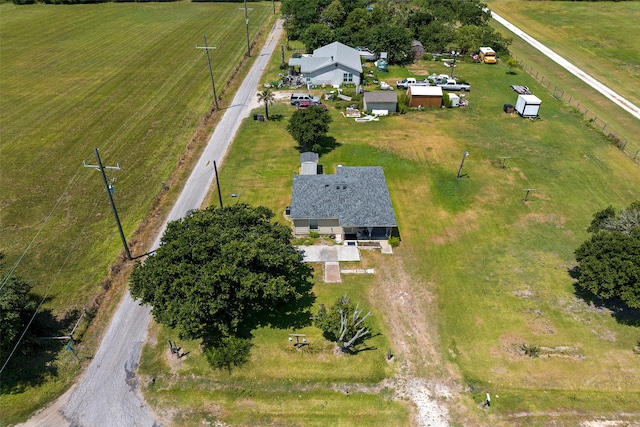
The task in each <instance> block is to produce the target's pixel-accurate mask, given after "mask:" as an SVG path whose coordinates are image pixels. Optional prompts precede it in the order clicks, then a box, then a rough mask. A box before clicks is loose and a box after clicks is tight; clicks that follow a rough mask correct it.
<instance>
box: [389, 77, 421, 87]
mask: <svg viewBox="0 0 640 427" xmlns="http://www.w3.org/2000/svg"><path fill="white" fill-rule="evenodd" d="M409 86H429V80H416V79H415V78H414V77H407V78H406V79H404V80H400V81H397V82H396V87H397V88H398V89H409Z"/></svg>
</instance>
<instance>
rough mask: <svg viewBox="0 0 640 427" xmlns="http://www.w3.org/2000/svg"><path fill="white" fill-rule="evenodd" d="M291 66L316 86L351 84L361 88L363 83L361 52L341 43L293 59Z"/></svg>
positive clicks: (290, 61)
mask: <svg viewBox="0 0 640 427" xmlns="http://www.w3.org/2000/svg"><path fill="white" fill-rule="evenodd" d="M289 66H290V67H293V68H298V67H299V68H300V74H302V75H303V77H304V78H305V80H306V82H307V83H311V84H314V85H322V84H325V85H339V84H343V83H350V84H355V85H356V87H359V86H360V83H361V82H362V80H361V75H362V63H361V61H360V52H358V51H357V50H355V49H354V48H352V47H349V46H347V45H344V44H342V43H339V42H333V43H331V44H328V45H326V46H322V47H319V48H318V49H316V50H314V51H313V54H312V55H310V56H303V57H301V58H291V59H289Z"/></svg>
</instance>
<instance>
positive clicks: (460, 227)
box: [143, 62, 640, 426]
mask: <svg viewBox="0 0 640 427" xmlns="http://www.w3.org/2000/svg"><path fill="white" fill-rule="evenodd" d="M407 71H409V74H411V73H413V74H417V75H423V74H424V73H425V72H438V73H440V72H445V68H444V67H443V66H442V65H441V64H439V63H436V62H433V63H432V62H427V63H424V64H421V65H420V66H418V67H415V69H410V70H406V69H405V70H392V72H391V73H390V74H389V75H388V76H382V77H384V78H385V79H386V80H389V81H393V80H394V79H395V77H396V76H400V75H405V74H407ZM507 71H508V69H507V67H506V66H504V65H501V64H499V65H497V66H495V67H494V66H492V67H488V66H483V65H480V64H470V63H462V64H461V65H460V67H459V69H458V70H457V72H456V74H458V75H459V76H460V77H462V78H464V79H466V80H468V81H470V82H471V84H472V88H473V90H472V92H471V93H470V94H468V95H467V99H469V101H470V106H469V107H466V108H460V109H454V110H440V109H437V110H428V111H424V112H411V113H409V114H406V115H402V116H395V117H389V118H382V119H381V121H380V122H375V123H368V124H358V123H355V122H353V121H352V120H347V119H344V118H342V116H341V115H340V114H339V112H338V111H337V110H333V109H332V110H331V111H332V114H333V117H334V123H333V124H332V125H331V131H330V136H332V137H334V138H335V140H336V141H337V142H339V143H340V146H338V147H337V148H336V149H334V150H333V151H331V152H330V153H328V154H326V155H323V156H322V157H321V160H320V162H321V164H322V165H323V166H324V168H325V170H326V171H327V172H328V173H333V171H334V168H335V166H336V165H337V164H345V165H381V166H383V167H384V170H385V174H386V177H387V181H388V184H389V188H390V192H391V197H392V200H393V203H394V207H395V210H396V215H397V217H398V221H399V224H400V234H401V236H402V244H401V246H400V247H399V248H398V249H397V251H396V254H395V255H393V257H392V258H384V257H377V258H374V259H372V260H371V259H368V260H366V262H367V263H368V265H367V266H368V267H374V266H375V268H376V270H378V271H381V272H387V273H385V274H383V273H380V275H378V274H377V275H376V277H374V278H370V279H368V280H366V281H367V283H366V286H367V287H368V289H369V290H368V291H367V294H366V296H367V299H368V300H369V301H371V302H373V304H374V309H375V311H376V316H377V317H382V318H385V319H386V321H387V330H386V334H388V335H385V340H388V342H389V343H390V345H391V346H392V347H394V348H395V347H397V344H398V340H399V338H400V337H398V336H395V335H394V331H393V330H390V329H388V328H389V324H390V322H389V321H390V320H397V319H395V318H396V317H397V316H394V314H392V313H388V312H387V310H386V307H387V305H386V304H385V303H384V301H380V300H379V299H376V294H378V293H380V292H381V291H380V289H381V288H382V287H383V286H384V285H385V284H386V283H385V281H386V280H400V279H398V278H397V277H395V278H394V275H393V274H389V273H388V272H389V271H392V272H393V271H395V270H394V269H395V268H397V265H395V264H396V262H397V261H400V262H401V264H402V265H403V266H404V271H405V274H406V275H407V277H408V278H409V279H408V281H409V282H410V285H411V286H412V293H413V296H414V297H415V299H416V301H418V302H419V303H420V304H422V307H425V308H427V310H425V311H426V312H428V313H431V314H432V316H428V317H427V318H426V319H425V321H426V322H433V327H434V328H436V336H437V338H438V339H439V340H438V342H437V343H434V346H435V348H436V349H437V351H439V352H440V357H441V359H442V360H440V361H439V363H440V366H438V365H436V366H433V365H425V366H421V367H419V368H418V370H417V372H418V373H419V374H421V375H424V376H426V377H429V378H443V377H444V376H445V374H446V368H444V367H443V366H446V365H448V364H450V365H453V366H454V367H455V369H454V371H455V372H456V373H457V374H456V375H457V381H459V384H460V385H461V386H462V387H463V389H464V390H465V392H464V394H465V396H466V398H467V400H465V402H466V405H467V407H466V409H465V410H461V411H460V412H458V413H456V414H454V415H452V416H453V417H454V418H453V419H452V422H453V423H454V425H476V424H477V423H486V424H489V425H505V426H506V425H523V426H524V425H527V426H528V425H549V424H551V423H555V425H576V423H578V422H579V421H581V420H589V419H594V418H598V417H604V418H607V417H612V418H614V419H616V418H617V417H620V416H621V415H620V413H622V412H624V413H626V414H628V415H626V416H625V417H631V418H632V419H638V418H640V404H639V401H638V399H637V396H638V391H639V390H640V358H639V357H638V356H637V355H635V354H634V353H633V352H632V348H633V346H634V345H636V344H637V341H638V339H639V336H640V335H639V334H640V332H639V331H638V328H637V326H634V324H636V323H637V318H636V320H633V319H634V317H629V318H627V320H625V319H624V318H621V319H620V320H619V321H618V320H616V317H615V316H614V314H613V313H612V312H611V311H609V310H608V309H606V308H604V307H598V306H594V305H591V304H589V303H588V302H586V301H585V300H583V299H581V298H580V297H579V296H578V295H577V294H576V291H575V290H574V287H573V285H572V279H571V277H570V276H569V271H568V270H569V269H570V268H571V267H572V266H573V265H574V258H573V250H574V249H575V248H576V247H577V246H578V245H579V244H580V243H581V242H582V241H583V240H584V239H585V238H586V236H587V233H586V231H585V230H586V227H587V226H588V225H589V222H590V220H591V215H592V214H593V213H594V212H596V211H598V210H600V209H602V208H604V207H606V206H608V205H614V206H616V207H617V208H623V207H626V206H628V204H629V203H630V202H631V201H633V200H637V199H638V198H640V190H639V188H640V187H639V186H638V183H639V182H640V168H638V165H637V164H635V163H634V162H632V161H631V160H630V159H629V158H628V157H626V156H625V155H624V154H623V153H622V152H620V151H619V150H618V149H616V148H615V147H613V146H612V145H610V144H609V143H608V142H607V140H606V139H605V138H604V137H603V135H602V134H601V133H599V132H597V131H595V130H593V129H592V128H590V127H589V126H588V125H587V124H586V123H585V122H584V121H583V120H582V118H581V116H580V115H579V114H577V113H575V112H574V111H573V110H572V109H571V108H568V107H566V106H565V105H564V104H563V103H562V102H561V101H558V100H556V99H554V98H553V97H552V96H551V94H548V93H546V92H545V91H544V90H543V89H542V88H541V87H540V86H539V85H538V83H536V82H535V81H534V80H533V78H532V77H530V76H528V75H526V74H524V73H523V72H520V73H519V74H518V75H517V76H515V77H517V78H518V81H519V82H521V83H522V84H526V85H527V86H529V87H530V88H533V89H534V90H535V91H536V93H539V94H540V95H539V96H540V97H541V99H542V101H543V103H542V107H541V111H540V115H541V120H539V121H532V120H528V119H522V118H520V117H518V116H517V115H507V114H504V113H503V112H502V105H503V104H504V103H514V102H515V97H516V95H515V93H514V92H512V91H511V89H510V88H509V85H510V84H511V83H512V81H513V78H514V76H512V75H509V74H507ZM292 111H293V107H290V106H289V105H287V104H286V103H281V104H277V105H275V106H273V107H272V108H270V113H271V114H274V115H282V120H280V121H271V122H268V123H260V122H254V121H252V120H247V122H246V123H245V124H244V126H243V128H242V129H241V131H240V134H239V137H238V139H237V140H236V142H235V144H234V146H233V148H232V150H231V152H230V154H229V157H228V158H227V160H226V161H225V164H224V165H223V167H222V169H221V185H222V189H223V191H222V193H223V198H224V199H225V203H233V202H234V201H236V200H237V201H242V202H250V203H255V204H263V205H266V206H268V207H270V208H271V209H273V210H274V212H276V213H277V214H278V217H281V213H282V211H283V209H284V207H285V206H286V205H287V204H288V203H289V200H290V190H291V176H292V174H293V173H294V171H296V170H297V168H298V151H297V150H296V149H295V143H294V142H293V140H292V139H291V138H290V136H289V135H288V134H287V133H286V132H285V131H284V126H285V125H286V121H287V118H288V117H289V116H290V114H291V113H292ZM465 150H468V151H469V153H470V155H469V157H468V158H467V159H466V162H465V166H464V169H463V175H464V176H463V177H462V178H460V179H456V172H457V170H458V167H459V164H460V160H461V157H462V153H463V152H464V151H465ZM499 157H509V159H507V160H506V167H505V168H504V169H502V168H501V167H500V161H499ZM226 177H234V178H233V179H231V178H226ZM526 188H535V191H533V192H532V193H531V194H530V196H529V199H528V201H527V202H524V201H523V199H524V197H525V191H524V189H526ZM231 193H235V194H237V195H238V197H237V198H231V197H230V194H231ZM212 203H215V198H213V199H212ZM396 272H397V271H396ZM382 276H384V278H383V277H382ZM359 282H360V281H352V280H350V279H348V280H347V281H346V282H345V283H344V284H343V285H341V286H345V287H347V288H348V289H352V290H355V291H357V290H361V289H362V288H361V287H362V283H359ZM333 286H335V285H323V286H321V285H318V287H317V291H318V293H319V298H318V300H319V301H318V302H325V303H326V302H329V301H330V300H327V299H325V298H326V297H325V296H324V295H323V292H324V290H323V289H324V288H325V287H330V288H331V287H333ZM392 286H393V285H392ZM341 289H342V288H341ZM425 293H427V295H435V297H436V302H435V304H434V303H433V302H430V299H429V298H428V296H425V295H424V294H425ZM376 304H377V305H376ZM626 314H627V316H637V313H626ZM165 333H166V332H165ZM285 333H286V331H260V332H259V333H258V334H257V339H256V348H254V353H253V354H254V360H253V361H252V363H251V365H250V366H249V367H248V370H247V373H241V372H238V373H234V374H233V375H232V376H231V378H236V379H239V378H242V377H245V376H246V375H250V373H251V372H255V370H256V366H255V363H258V362H259V364H260V371H261V372H262V373H261V374H260V375H256V377H255V379H254V381H253V382H252V384H253V385H254V387H255V388H256V390H258V391H260V392H264V391H265V388H266V389H268V388H272V393H271V394H270V396H271V397H270V398H269V397H267V396H265V395H264V394H262V393H260V392H258V391H256V392H255V395H253V396H249V397H246V396H245V397H244V399H245V400H244V404H245V405H246V406H238V403H237V402H235V401H233V399H232V398H231V397H230V395H229V394H230V393H231V392H230V391H228V389H227V387H225V386H220V385H219V384H217V385H216V382H218V381H220V379H219V378H220V377H219V375H220V374H218V373H210V374H208V375H206V376H205V377H204V378H207V379H206V380H205V379H203V377H198V378H199V379H198V380H197V381H206V382H208V385H207V387H205V388H207V389H209V390H211V393H212V394H213V393H214V390H215V393H222V395H223V397H221V398H220V400H217V399H213V398H212V399H211V400H210V401H209V403H210V404H211V405H215V407H216V408H215V410H214V409H211V408H210V410H209V412H207V410H204V409H202V408H203V407H204V406H206V405H205V404H204V403H202V402H201V403H199V404H198V405H191V404H189V403H187V402H181V403H180V404H178V406H179V407H180V408H182V411H181V412H185V413H191V412H193V413H194V414H197V416H198V417H200V416H203V413H208V414H210V416H212V417H214V418H216V417H217V418H218V419H221V420H223V421H227V420H233V421H234V423H239V424H240V425H248V424H250V422H249V421H248V420H247V419H243V418H241V415H240V414H239V413H238V412H240V413H242V411H243V410H244V409H245V407H251V408H255V412H252V414H254V416H256V417H260V416H264V417H266V418H264V420H268V421H265V423H267V424H278V425H296V423H295V422H293V421H291V420H290V419H289V418H287V416H285V415H283V414H282V413H281V412H278V408H281V407H282V406H281V405H283V404H281V403H278V402H279V398H280V397H279V396H280V395H279V392H277V390H280V386H279V385H278V386H276V385H274V384H273V383H272V382H271V381H273V378H274V376H273V373H274V372H275V373H276V375H275V378H278V380H279V381H284V380H285V378H286V377H289V376H293V377H294V378H298V380H295V381H298V387H300V384H313V386H310V387H311V388H313V389H314V390H317V389H323V388H324V389H326V384H325V383H324V380H323V378H324V375H327V376H329V378H332V379H333V380H334V381H339V379H338V378H339V377H340V376H343V378H344V381H351V380H353V378H352V377H351V375H350V374H349V373H348V372H341V371H340V370H339V369H337V370H333V369H332V370H330V371H329V372H325V373H324V374H322V375H318V376H315V377H314V376H311V377H307V372H306V370H307V369H311V368H312V367H313V360H307V361H305V363H306V365H305V363H302V364H300V365H294V366H292V368H291V370H290V372H288V373H287V375H286V377H285V376H284V375H283V374H277V372H278V369H279V366H280V364H281V362H282V360H283V356H282V354H281V355H280V357H277V358H275V359H273V360H269V355H271V354H272V352H273V351H274V347H275V348H276V349H277V351H278V352H280V353H282V352H283V348H284V347H285V346H286V343H284V341H283V339H282V337H283V336H284V334H285ZM316 333H317V332H316ZM160 341H161V340H159V342H160ZM314 342H315V340H314ZM522 345H526V346H532V345H535V346H541V347H543V348H545V350H544V353H543V355H542V356H541V357H538V358H530V357H528V356H526V355H525V354H524V352H523V351H522ZM423 351H425V349H424V348H421V347H419V346H413V347H411V348H410V349H409V350H408V351H407V352H404V353H400V354H398V356H397V357H398V358H399V359H400V360H402V359H405V358H406V359H412V360H419V359H420V357H421V356H422V355H421V353H422V352H423ZM166 352H167V351H166V349H164V348H163V347H162V346H161V345H158V347H156V348H155V349H151V348H150V349H148V350H147V351H146V352H145V357H146V358H149V359H150V360H158V359H161V358H162V357H164V356H162V355H163V354H166ZM367 356H368V355H367ZM380 356H381V355H380ZM380 356H378V357H379V359H382V357H380ZM356 357H358V358H360V357H361V356H360V355H359V356H356ZM354 363H355V365H354V366H356V365H357V366H360V362H359V361H357V362H354ZM367 363H368V362H367V360H366V359H365V358H363V369H362V371H361V375H362V378H361V379H360V381H362V382H363V383H364V384H367V383H368V382H369V381H371V379H374V378H375V379H377V378H380V377H379V376H378V375H373V377H372V376H371V375H372V374H371V373H370V371H372V372H376V371H378V370H379V368H375V367H374V365H371V367H368V368H366V369H365V368H364V366H367V365H366V364H367ZM378 363H382V362H381V361H380V360H379V361H378ZM164 369H165V373H164V375H167V376H170V375H171V374H170V372H172V371H166V368H164ZM143 371H144V372H145V373H146V374H147V375H149V374H150V370H149V369H148V367H146V366H143ZM193 372H194V371H192V370H189V369H187V370H186V371H185V372H184V373H183V374H182V375H178V376H177V377H172V378H174V381H176V382H177V383H180V381H182V380H183V379H184V380H185V381H187V380H188V378H189V375H191V374H192V373H193ZM195 372H198V374H205V373H206V371H205V370H200V369H198V370H197V371H195ZM174 373H175V372H174ZM334 375H337V377H334ZM262 378H265V379H264V380H262ZM194 381H196V380H194ZM295 381H294V382H295ZM307 381H309V382H310V383H308V382H307ZM181 389H182V388H181V387H179V386H178V385H175V386H168V387H167V388H166V389H164V390H162V391H159V390H149V391H148V396H149V397H150V398H151V399H152V400H153V401H154V402H155V404H156V405H158V407H160V408H162V407H165V406H166V405H168V404H169V403H170V402H175V401H176V399H177V397H176V395H177V394H178V392H179V390H181ZM234 390H235V391H234V392H235V393H238V391H237V389H234ZM486 392H489V393H491V394H492V396H493V400H492V406H491V410H490V411H485V410H482V409H479V405H480V404H481V403H482V401H483V400H484V397H485V393H486ZM254 396H255V397H254ZM375 397H376V396H375V394H374V395H372V396H370V398H375ZM299 399H301V400H300V402H299V403H298V402H296V405H292V406H286V404H285V407H287V408H290V409H291V408H299V407H303V408H307V407H308V408H315V406H314V402H316V399H317V396H316V395H315V392H314V393H309V394H307V393H304V394H301V395H300V397H299ZM214 401H215V404H214V403H213V402H214ZM265 402H270V403H268V404H267V403H265ZM336 402H337V403H336V405H343V404H344V405H347V404H348V402H345V401H344V399H337V400H336ZM291 410H292V409H291ZM301 411H302V414H308V415H309V416H310V418H311V416H312V415H315V412H314V410H313V409H309V412H308V413H307V412H305V410H301ZM285 412H287V411H285ZM385 413H386V412H385ZM327 416H328V415H327ZM238 417H240V418H238ZM257 419H262V418H257ZM320 419H321V420H324V419H323V418H320ZM405 419H406V418H402V420H405ZM625 419H627V418H625ZM332 420H333V419H331V418H327V419H326V420H324V423H323V422H322V421H320V422H319V424H325V425H326V424H327V423H329V424H330V423H331V422H332ZM303 424H305V423H303ZM384 424H388V423H386V422H385V421H382V422H380V423H379V424H376V425H384ZM394 424H395V425H407V424H405V422H404V421H402V422H400V421H399V422H397V423H394ZM342 425H359V424H358V422H355V421H352V420H344V421H343V423H342Z"/></svg>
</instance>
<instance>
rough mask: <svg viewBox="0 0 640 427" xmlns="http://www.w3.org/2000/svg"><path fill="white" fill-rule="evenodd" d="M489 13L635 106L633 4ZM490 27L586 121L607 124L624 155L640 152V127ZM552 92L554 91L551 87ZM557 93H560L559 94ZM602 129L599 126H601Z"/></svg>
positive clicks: (515, 6) (510, 5)
mask: <svg viewBox="0 0 640 427" xmlns="http://www.w3.org/2000/svg"><path fill="white" fill-rule="evenodd" d="M488 5H489V7H490V8H491V9H492V10H494V11H495V12H496V13H498V14H499V15H500V16H502V17H503V18H506V19H507V20H509V21H510V22H511V23H513V24H514V25H516V26H517V27H519V28H520V29H522V30H524V31H526V32H527V33H528V34H529V35H531V36H532V37H534V38H536V39H537V40H538V41H540V42H542V43H544V44H545V45H546V46H548V47H549V48H551V49H553V50H554V51H555V52H557V53H559V54H560V55H562V56H563V57H564V58H565V59H567V60H568V61H570V62H571V63H573V64H575V65H576V66H578V67H579V68H581V69H582V70H584V71H585V72H586V73H589V74H590V75H591V76H592V77H594V78H596V79H597V80H599V81H600V82H602V83H603V84H605V85H607V86H608V87H610V88H611V89H613V90H615V91H616V92H617V93H619V94H620V95H622V96H623V97H625V98H626V99H627V100H628V101H630V102H631V103H633V104H635V105H636V106H638V105H640V88H639V87H638V84H637V82H638V81H640V67H639V66H638V64H640V44H639V43H637V42H636V41H635V39H634V38H633V37H632V36H630V35H631V34H635V33H637V32H638V30H640V24H639V23H638V20H637V19H636V20H634V19H629V17H631V16H636V15H638V13H639V12H640V4H639V3H638V2H613V3H611V2H609V3H604V2H544V1H527V2H518V1H515V2H514V1H501V0H497V1H491V2H488ZM493 26H494V27H495V28H497V29H498V31H500V32H501V33H503V34H504V35H505V36H506V37H513V44H512V45H511V46H510V47H509V49H510V51H511V52H512V54H513V55H514V56H515V57H516V58H518V59H519V60H521V61H523V62H526V63H527V65H528V66H529V67H533V68H534V70H535V72H536V73H540V74H541V75H542V76H544V77H545V81H549V80H550V81H552V82H553V85H554V86H555V85H557V86H558V88H560V90H561V91H566V92H567V96H566V97H565V100H567V99H570V97H572V98H573V99H574V101H573V105H574V106H576V103H578V102H579V103H580V106H581V107H582V108H581V110H582V112H584V111H585V109H586V108H588V109H589V111H590V112H591V114H590V118H593V117H594V116H596V117H597V118H598V119H599V121H600V123H602V122H604V123H607V128H608V129H609V130H608V132H612V133H614V134H616V135H617V136H619V137H620V138H621V139H622V140H624V141H627V142H628V145H627V147H626V151H627V152H628V153H629V154H630V155H631V156H633V155H634V154H635V153H636V151H637V150H640V144H638V141H637V139H638V138H637V135H638V134H640V121H639V120H638V119H637V118H635V117H633V116H632V115H631V114H629V113H627V112H626V111H624V110H622V109H621V108H618V107H616V106H614V105H613V104H612V103H611V101H609V100H608V99H606V98H605V97H603V96H602V95H600V94H599V93H598V92H596V91H595V90H593V89H592V88H590V87H589V86H588V85H586V84H585V83H583V82H582V81H581V80H579V79H578V78H577V77H574V76H573V75H570V74H569V73H568V72H567V71H566V70H565V69H564V68H561V67H560V66H558V65H557V64H555V63H554V62H552V61H550V60H549V59H547V58H546V57H545V56H544V55H542V54H541V53H540V52H539V51H537V50H536V49H534V48H532V47H531V46H529V45H528V44H527V43H525V42H524V41H523V40H522V39H520V38H519V37H514V35H513V34H512V33H511V32H509V31H508V30H507V29H506V28H504V27H503V26H502V25H500V24H498V23H497V22H494V23H493ZM552 89H553V86H552ZM560 90H559V92H560ZM600 126H602V125H600Z"/></svg>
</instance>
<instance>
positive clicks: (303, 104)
mask: <svg viewBox="0 0 640 427" xmlns="http://www.w3.org/2000/svg"><path fill="white" fill-rule="evenodd" d="M296 107H297V108H298V110H306V109H307V108H309V107H322V108H324V109H325V110H326V109H327V106H326V105H324V104H322V103H320V102H314V101H300V102H298V105H297V106H296Z"/></svg>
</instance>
